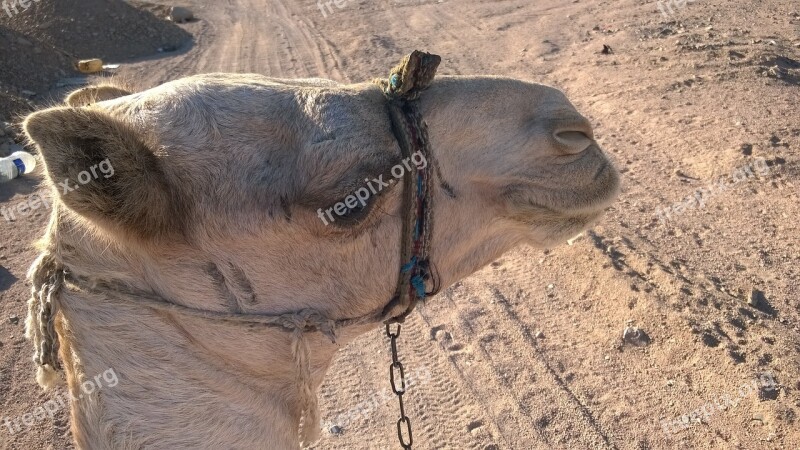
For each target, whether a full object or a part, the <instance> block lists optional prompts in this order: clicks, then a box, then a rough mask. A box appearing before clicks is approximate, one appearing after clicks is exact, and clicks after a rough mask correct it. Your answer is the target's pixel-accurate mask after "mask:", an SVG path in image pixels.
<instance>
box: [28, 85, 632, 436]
mask: <svg viewBox="0 0 800 450" xmlns="http://www.w3.org/2000/svg"><path fill="white" fill-rule="evenodd" d="M94 89H95V91H92V88H89V90H86V88H84V90H82V91H81V92H80V93H79V94H76V95H75V96H74V97H73V100H74V104H71V105H70V104H67V105H65V106H54V107H50V108H48V109H44V110H42V111H39V112H35V113H33V114H31V115H30V116H28V117H27V118H26V120H25V122H24V129H25V132H26V134H27V137H28V138H29V140H30V141H31V142H32V143H33V144H35V146H36V147H37V148H38V151H39V153H40V158H41V160H42V162H43V165H44V172H45V183H46V184H47V185H49V186H50V187H51V188H52V190H53V192H54V203H53V209H52V216H51V218H50V223H49V226H48V228H47V230H46V233H45V236H44V238H43V239H42V240H41V242H40V243H39V246H40V249H41V255H40V257H39V259H38V260H37V261H36V262H35V263H34V265H33V266H32V268H31V271H30V274H29V277H30V279H31V282H32V284H33V291H34V296H33V298H32V299H31V302H30V315H29V317H28V321H27V331H28V336H29V338H30V339H32V340H33V342H34V344H35V352H36V354H35V360H36V361H37V362H38V363H39V364H40V365H41V367H39V373H38V376H37V380H38V381H39V383H40V384H42V385H43V386H44V387H50V386H53V385H55V384H57V383H58V382H59V380H60V376H59V375H58V374H57V373H56V371H55V369H56V367H54V366H56V365H57V364H59V363H56V362H55V359H53V358H49V359H48V357H47V355H48V354H49V353H55V352H56V351H57V352H58V356H57V357H58V360H59V361H60V364H61V365H62V366H63V371H64V374H65V378H66V383H67V386H68V388H69V390H70V392H71V393H72V395H73V396H74V397H76V398H74V399H73V401H72V405H71V423H72V432H73V436H74V439H75V442H76V445H77V447H78V448H83V449H94V448H114V449H141V448H151V449H161V448H163V449H172V448H198V449H200V448H208V449H215V448H237V449H239V448H240V449H250V448H265V447H269V448H275V449H297V448H300V447H301V445H307V444H309V442H307V441H303V442H302V443H301V437H299V435H298V429H299V427H300V425H301V422H302V416H303V411H304V408H305V406H304V404H303V398H302V397H303V394H302V392H299V390H298V377H299V375H298V372H297V370H296V367H297V366H296V365H295V364H293V358H296V354H295V353H294V351H293V343H294V342H295V341H293V337H292V336H293V334H292V333H288V332H286V330H282V329H279V328H273V327H260V326H257V325H258V324H237V323H230V322H226V321H223V320H213V319H209V318H207V317H201V316H193V315H187V314H182V313H181V312H180V311H176V312H171V311H169V310H162V309H158V308H151V307H148V304H149V303H148V301H150V300H152V299H153V298H157V299H162V300H164V301H165V302H168V303H169V304H171V305H173V306H176V307H180V308H191V309H192V310H195V311H207V312H210V313H215V314H251V315H279V314H288V313H292V312H295V311H300V310H306V309H313V310H315V311H318V312H320V314H322V315H324V316H325V317H327V318H331V319H346V318H353V317H361V316H365V315H368V314H370V312H372V311H375V310H380V309H381V308H383V307H384V306H385V305H386V302H387V299H389V298H391V296H392V294H393V292H394V290H395V285H396V282H397V273H398V267H399V266H400V263H401V261H400V254H399V245H398V243H399V242H400V240H401V233H402V228H403V227H402V224H401V218H402V216H403V214H404V212H403V211H402V208H403V202H402V193H403V189H404V187H403V185H402V183H388V182H387V183H386V187H385V188H383V189H382V190H381V191H380V192H379V193H377V194H376V195H371V196H370V198H369V199H367V200H366V201H365V202H364V204H363V205H360V204H359V205H357V206H356V207H353V208H350V207H349V206H348V208H347V210H346V211H341V212H342V214H339V211H337V212H336V214H335V215H331V216H330V217H331V218H333V219H336V220H334V221H328V220H325V221H323V220H320V217H319V211H323V212H324V211H326V210H329V208H331V206H332V205H335V204H337V203H339V202H341V200H342V199H344V198H346V197H347V196H348V195H349V194H351V193H352V192H354V191H357V190H358V189H359V188H360V187H362V186H363V185H364V184H365V183H367V182H368V181H370V180H373V179H378V178H379V175H382V174H384V175H385V174H390V173H391V169H392V168H393V167H395V166H397V165H398V164H400V163H401V161H400V159H401V158H400V154H401V152H400V149H399V146H398V142H397V140H396V139H395V136H394V134H393V132H392V129H391V125H390V119H389V117H388V115H387V103H386V102H387V101H386V99H385V97H384V95H383V94H384V93H383V92H382V90H381V89H380V88H379V87H378V86H376V85H375V84H373V83H368V82H366V83H358V84H351V85H344V84H338V83H335V82H333V81H329V80H321V79H306V80H283V79H274V78H268V77H264V76H261V75H254V74H205V75H196V76H191V77H188V78H183V79H179V80H176V81H172V82H168V83H166V84H163V85H161V86H158V87H155V88H152V89H148V90H144V91H141V92H129V91H126V90H123V89H117V88H114V87H108V86H99V87H96V88H94ZM111 97H113V98H111ZM87 99H89V100H87ZM92 99H94V100H98V101H96V102H95V101H94V100H92ZM418 104H419V108H420V111H421V112H422V114H423V117H424V120H425V122H426V123H427V126H428V130H429V139H430V144H431V148H432V152H433V154H434V156H435V158H436V164H437V166H438V170H439V171H440V176H441V178H442V180H446V182H447V189H445V188H444V184H441V185H438V184H437V185H436V186H435V188H434V189H433V193H432V198H433V199H434V202H433V205H434V206H433V208H432V215H433V217H434V218H435V223H436V226H435V227H434V228H433V231H432V236H431V248H430V254H431V262H432V264H435V266H436V272H437V278H438V280H437V281H438V282H439V284H440V285H441V286H445V287H446V286H449V285H451V284H453V283H455V282H456V281H458V280H460V279H462V278H464V277H466V276H468V275H470V274H472V273H473V272H475V271H477V270H479V269H480V268H482V267H484V266H485V265H487V264H489V263H490V262H492V261H494V260H495V259H497V258H498V257H500V256H501V255H502V254H503V253H505V252H507V251H509V250H511V249H513V248H514V247H516V246H518V245H531V246H534V247H537V248H548V247H551V246H554V245H556V244H559V243H562V242H564V241H566V240H567V239H569V238H571V237H573V236H575V235H577V234H578V233H580V232H582V231H583V230H585V229H586V228H588V227H589V226H591V225H592V224H594V223H595V222H596V221H597V220H599V218H600V217H601V216H602V214H603V212H604V210H605V209H606V208H607V207H608V206H609V205H610V204H611V203H612V202H613V200H614V199H615V197H616V196H617V193H618V188H619V175H618V173H617V171H616V170H615V168H614V166H613V165H612V164H611V162H610V161H609V159H608V158H607V157H606V156H605V155H604V153H603V151H602V150H601V148H600V146H599V145H598V144H597V143H596V141H595V140H594V137H593V134H592V127H591V125H590V123H589V121H588V120H587V119H586V118H584V117H583V116H582V115H580V114H579V113H578V112H577V111H576V109H575V107H574V106H573V105H572V104H571V103H570V102H569V100H568V99H567V98H566V96H565V95H564V94H563V93H562V92H560V91H559V90H557V89H554V88H551V87H548V86H544V85H540V84H535V83H531V82H525V81H519V80H515V79H509V78H501V77H478V76H446V77H441V78H439V79H437V80H436V81H434V82H433V83H432V84H431V85H430V87H429V88H428V89H427V90H425V91H424V92H423V93H422V95H421V96H420V98H419V100H418ZM100 162H107V163H108V164H110V165H111V166H113V176H110V177H97V178H96V179H93V180H92V181H90V182H88V183H86V184H84V185H80V187H79V189H72V190H68V189H67V187H69V185H70V184H69V182H68V180H74V179H75V177H76V176H77V174H79V173H80V172H82V171H86V170H89V168H90V167H93V166H96V165H97V164H98V163H100ZM388 179H389V178H388V177H387V178H384V180H388ZM65 181H66V182H65ZM72 184H73V185H74V184H75V183H72ZM334 211H335V210H334ZM326 217H327V215H326ZM56 266H57V267H60V268H63V271H64V273H66V274H68V275H69V277H70V279H71V280H73V281H72V282H64V285H63V286H59V289H58V290H55V289H54V288H53V286H49V288H48V284H47V278H48V277H49V276H51V275H52V273H53V270H52V269H53V267H56ZM76 280H77V281H76ZM115 286H116V287H115ZM54 296H57V297H58V298H56V299H53V298H51V297H54ZM148 299H149V300H148ZM51 300H52V301H57V305H58V309H57V312H56V313H53V314H52V316H51V317H50V319H49V320H43V319H42V318H43V317H49V316H46V315H45V316H43V315H42V311H45V312H47V311H49V310H48V308H49V306H47V305H50V303H47V302H48V301H51ZM430 301H436V300H435V298H434V299H433V300H430ZM53 304H55V303H53ZM378 326H380V323H359V324H355V325H353V326H350V327H344V328H341V329H339V330H336V336H335V342H332V340H331V339H330V336H326V334H325V333H318V332H309V333H306V334H305V335H306V337H305V341H304V342H305V345H307V349H308V361H306V363H307V367H308V368H309V374H310V376H311V381H310V385H311V388H312V390H313V393H312V394H313V395H316V389H317V388H318V387H319V385H320V384H321V382H322V379H323V377H324V376H325V373H326V371H327V369H328V367H329V366H330V364H331V362H332V359H333V358H334V355H335V353H336V351H337V350H338V349H339V348H341V347H342V346H345V345H347V344H348V342H350V341H352V340H353V339H354V338H355V337H356V336H358V335H360V334H362V333H365V332H367V331H369V330H372V329H374V328H376V327H378ZM48 333H51V334H55V335H56V336H57V338H58V339H57V341H58V342H59V343H60V346H59V347H58V348H55V347H54V346H53V345H52V343H51V344H48V342H49V341H48V340H47V339H46V337H47V335H48ZM112 369H113V373H114V374H115V379H116V378H117V377H118V383H115V385H114V387H113V388H110V387H109V388H106V389H97V390H96V392H94V393H93V394H92V395H82V396H80V397H79V394H81V386H82V385H83V384H85V383H86V382H87V381H91V380H93V379H94V380H95V381H102V380H101V379H98V375H99V374H107V373H108V371H109V370H112ZM433 376H435V374H433ZM310 427H311V428H317V429H318V428H319V425H318V424H317V423H312V424H311V425H310ZM311 435H312V436H314V435H313V433H312V434H311ZM312 440H313V438H312Z"/></svg>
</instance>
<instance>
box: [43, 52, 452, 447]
mask: <svg viewBox="0 0 800 450" xmlns="http://www.w3.org/2000/svg"><path fill="white" fill-rule="evenodd" d="M440 61H441V58H440V57H439V56H436V55H431V54H428V53H423V52H419V51H414V52H413V53H411V54H410V55H408V56H406V57H405V58H404V59H403V61H402V62H401V63H400V65H398V66H397V67H395V68H394V69H392V71H391V75H390V77H389V79H388V80H376V83H377V84H379V85H380V86H381V88H382V89H383V93H384V95H385V96H386V98H387V99H388V109H389V117H390V119H391V123H392V132H393V134H394V136H395V138H396V139H397V141H398V144H399V145H400V149H401V151H402V156H403V157H405V158H410V157H411V155H413V154H415V153H419V154H420V155H421V156H423V157H424V158H425V160H426V161H428V164H426V165H425V167H424V168H419V167H418V166H417V165H412V167H411V169H410V170H407V171H406V173H405V176H404V192H403V196H404V197H403V208H404V211H406V212H407V214H406V216H405V217H404V220H403V231H402V235H401V244H400V245H401V247H400V248H401V250H400V252H401V253H400V255H401V259H400V261H401V267H400V275H399V278H398V283H397V289H396V290H395V294H394V296H393V297H392V299H391V300H390V301H389V303H388V304H387V305H386V306H385V307H384V308H382V309H380V310H377V311H374V312H372V313H370V314H367V315H365V316H362V317H357V318H352V319H340V320H332V319H329V318H327V317H326V316H325V315H324V314H322V313H320V312H318V311H316V310H313V309H305V310H301V311H297V312H292V313H288V314H280V315H265V314H243V313H226V312H217V311H208V310H200V309H196V308H191V307H188V306H184V305H181V304H178V303H175V302H172V301H170V300H168V299H165V298H163V297H159V296H157V295H155V294H151V293H147V292H142V291H137V290H133V289H131V288H129V287H127V286H124V285H121V284H119V283H107V282H103V281H96V280H90V279H87V278H83V277H78V276H75V275H74V274H71V273H70V272H68V270H67V269H66V267H64V266H63V264H61V263H60V262H58V261H56V257H55V255H54V253H53V252H52V251H46V252H45V253H43V254H42V255H41V256H40V257H39V259H37V260H36V262H35V263H34V264H33V266H32V267H31V270H30V275H29V276H30V278H31V281H32V284H33V287H32V298H31V299H30V301H29V303H28V305H29V311H28V312H29V316H30V317H31V318H32V320H30V322H31V325H32V326H29V329H28V334H29V338H30V339H32V340H33V343H34V358H33V359H34V362H36V364H37V366H38V374H37V378H38V379H39V380H40V382H41V380H46V379H53V378H56V377H57V375H56V373H57V372H58V371H60V370H62V367H61V364H60V361H59V359H58V349H59V339H58V334H57V333H56V330H55V326H54V322H55V319H56V316H57V313H58V301H59V299H60V297H61V290H62V289H63V287H64V285H65V284H69V285H70V287H71V288H72V289H75V290H78V291H84V292H89V293H93V294H96V295H102V296H105V297H106V298H112V299H115V300H120V301H124V302H127V303H130V304H132V305H136V306H139V307H141V306H144V307H147V308H150V309H153V310H156V311H163V312H168V313H175V314H181V315H185V316H190V317H198V318H202V319H207V320H215V321H226V322H236V323H245V324H254V323H257V324H261V325H263V326H266V327H273V328H280V329H282V330H285V331H289V332H291V333H292V338H291V339H292V344H291V352H292V358H293V360H294V362H295V365H296V368H297V374H298V375H297V376H298V381H299V384H300V387H299V392H298V395H299V397H300V403H301V407H302V416H301V424H300V430H299V435H300V440H301V442H302V443H303V444H305V445H310V444H311V443H313V442H314V441H316V440H317V439H318V438H319V406H318V404H317V396H316V394H315V393H314V389H313V380H312V377H311V366H310V357H309V353H310V352H309V348H308V342H307V339H306V335H307V333H308V332H313V331H319V332H321V333H322V334H324V335H325V336H327V337H328V338H330V339H331V342H334V343H335V342H336V330H337V329H339V328H342V327H348V326H354V325H364V324H374V323H385V324H386V326H387V332H388V327H389V325H390V324H398V328H397V332H396V333H394V334H393V335H394V338H393V364H392V366H393V369H392V370H394V368H396V367H397V366H400V373H401V377H402V365H400V363H399V361H398V360H397V354H396V344H394V340H395V339H396V338H397V336H398V335H399V331H400V330H399V323H402V322H403V321H404V319H405V318H406V317H407V316H408V314H410V313H411V312H412V311H413V310H414V307H415V306H416V304H417V303H418V302H419V300H421V299H424V298H425V297H426V296H428V295H432V293H427V292H426V291H425V283H426V281H428V280H429V279H430V278H431V273H430V261H429V253H430V239H431V230H432V222H431V205H432V197H433V170H436V169H434V168H435V167H437V166H436V165H435V161H434V159H433V154H432V152H431V149H430V144H429V141H428V130H427V126H426V125H425V122H424V121H423V120H422V113H421V111H420V108H419V105H418V103H417V99H418V98H419V95H420V93H421V92H422V91H423V90H425V89H426V88H427V87H428V86H429V85H430V84H431V82H432V81H433V78H434V76H435V74H436V69H437V67H438V65H439V63H440ZM446 190H447V189H446ZM391 335H392V334H390V336H391ZM392 377H394V372H392ZM393 379H394V378H393ZM43 384H44V383H43ZM392 386H393V389H394V387H395V386H394V381H393V383H392ZM402 386H405V383H404V382H403V384H402ZM394 391H395V393H397V394H398V395H399V396H400V401H401V421H400V422H398V433H399V434H400V441H401V444H402V445H403V447H404V448H411V428H410V422H408V418H407V417H405V413H404V412H402V393H404V391H405V388H404V387H403V388H402V389H400V390H398V389H394ZM404 419H405V423H407V426H408V436H409V438H408V443H405V442H404V441H403V437H402V433H401V432H400V424H401V422H403V421H404Z"/></svg>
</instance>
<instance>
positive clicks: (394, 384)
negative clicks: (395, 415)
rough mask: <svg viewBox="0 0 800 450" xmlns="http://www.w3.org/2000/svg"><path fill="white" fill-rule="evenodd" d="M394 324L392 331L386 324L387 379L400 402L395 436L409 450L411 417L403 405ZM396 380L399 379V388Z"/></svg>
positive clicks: (403, 386)
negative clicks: (389, 355) (389, 349)
mask: <svg viewBox="0 0 800 450" xmlns="http://www.w3.org/2000/svg"><path fill="white" fill-rule="evenodd" d="M395 325H397V330H396V331H394V332H392V324H389V323H387V324H386V336H388V337H389V339H390V340H391V344H392V364H391V365H390V366H389V381H390V382H391V383H392V391H394V393H395V395H397V400H398V401H399V402H400V420H398V421H397V438H398V439H399V440H400V445H401V446H402V447H403V448H404V449H405V450H409V449H411V444H413V443H414V438H413V437H412V436H411V419H409V418H408V416H406V410H405V407H404V406H403V394H405V393H406V378H405V371H404V370H403V364H402V363H401V362H400V358H399V357H398V356H397V338H398V337H400V324H399V323H396V324H395ZM395 371H397V372H395ZM395 375H397V376H395ZM396 380H399V381H400V385H399V388H398V385H397V382H396ZM404 425H405V429H406V431H407V434H408V441H406V439H405V437H404V434H403V428H404Z"/></svg>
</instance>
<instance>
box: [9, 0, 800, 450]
mask: <svg viewBox="0 0 800 450" xmlns="http://www.w3.org/2000/svg"><path fill="white" fill-rule="evenodd" d="M166 3H167V4H169V2H166ZM183 4H186V5H188V6H190V7H192V8H193V9H194V11H195V13H196V15H197V16H198V17H199V20H198V21H196V22H193V23H189V24H186V25H182V28H183V29H184V30H186V31H187V32H188V33H191V34H192V35H193V36H194V44H193V45H191V46H190V48H188V49H186V51H182V52H177V54H176V55H175V56H172V57H169V58H160V59H152V60H143V61H139V62H135V63H129V64H124V65H123V67H122V68H121V76H123V77H127V78H129V79H132V80H136V81H138V82H141V83H142V84H143V85H144V86H152V85H156V84H159V83H162V82H165V81H168V80H171V79H174V78H176V77H180V76H184V75H190V74H195V73H203V72H213V71H229V72H257V73H263V74H267V75H270V76H276V77H310V76H314V77H327V78H331V79H334V80H337V81H341V82H349V81H361V80H364V79H371V78H373V77H376V76H383V75H385V74H386V73H387V71H388V69H389V68H390V67H391V66H393V65H394V64H395V63H396V61H397V60H398V59H399V58H400V57H401V55H403V54H405V53H407V52H409V51H410V50H413V49H420V50H426V51H430V52H433V53H437V54H439V55H442V56H443V63H442V66H441V73H445V74H500V75H506V76H511V77H518V78H524V79H529V80H535V81H538V82H542V83H545V84H550V85H554V86H557V87H559V88H561V89H563V90H564V91H565V92H566V93H567V94H568V96H569V97H570V99H572V101H573V102H574V103H575V104H576V105H577V106H578V108H579V110H581V111H582V112H583V113H584V114H585V115H587V116H588V117H590V118H591V120H592V122H593V123H594V125H595V127H596V134H597V137H598V141H599V142H600V144H601V145H602V146H603V147H604V148H605V149H606V150H607V151H608V152H609V153H610V154H611V156H612V158H614V160H615V162H616V163H617V165H618V167H619V168H620V169H621V170H622V172H623V179H624V187H623V193H622V195H621V198H620V200H619V202H618V203H617V204H616V205H615V206H614V207H613V208H612V209H611V210H610V211H609V214H608V216H607V217H606V218H605V219H604V220H603V221H602V223H601V224H599V225H598V226H596V227H595V228H594V229H593V230H591V231H590V232H588V233H586V235H585V236H584V237H583V238H581V239H579V240H577V241H576V242H575V243H574V245H572V246H567V245H564V246H563V247H560V248H557V249H554V250H552V251H549V252H543V251H540V250H534V249H519V250H517V251H514V252H512V253H511V254H508V255H506V256H504V257H503V258H502V259H500V260H499V261H497V262H495V263H493V264H492V265H491V266H489V267H487V268H485V269H484V270H482V271H480V272H478V273H476V274H475V275H473V276H471V277H470V278H468V279H466V280H463V281H462V282H459V283H457V284H456V285H454V286H452V287H450V288H448V289H447V290H445V291H444V292H443V293H442V294H440V295H438V296H437V297H435V298H433V299H432V300H429V302H428V304H427V305H424V306H422V307H421V308H419V310H418V312H416V313H414V315H413V316H412V317H411V319H410V323H409V324H408V325H407V326H406V327H405V328H404V330H403V335H402V336H403V337H402V341H401V348H400V352H401V357H402V358H403V360H404V361H406V367H407V371H409V372H410V373H412V374H414V384H413V385H412V387H411V388H410V389H409V394H408V396H407V397H408V402H409V411H410V412H409V415H410V417H411V418H412V421H413V425H414V433H415V434H414V440H415V448H420V449H434V448H435V449H445V448H446V449H462V448H475V449H487V450H488V449H553V448H555V449H595V448H619V449H671V448H689V449H694V448H697V449H797V448H800V427H799V426H798V413H799V412H800V394H799V393H800V358H798V356H800V297H798V281H800V280H799V279H800V274H799V273H798V262H800V247H799V246H800V233H798V221H797V217H798V216H800V202H798V194H800V192H799V191H798V173H799V172H800V166H798V157H797V156H798V148H800V120H799V119H798V103H800V9H798V5H797V3H796V2H792V1H790V0H768V1H763V2H761V1H760V2H752V3H747V4H743V3H742V2H733V1H726V0H697V1H695V2H691V3H682V2H673V3H662V6H663V8H664V10H665V11H666V13H667V15H668V17H664V16H663V15H662V13H661V12H659V6H658V4H657V3H656V2H655V1H632V0H621V1H616V2H608V1H598V0H575V1H571V2H559V1H555V0H545V1H541V2H530V1H529V0H503V1H479V0H438V1H435V0H432V1H416V0H350V1H347V0H343V1H339V2H338V4H339V5H342V6H341V7H339V6H337V4H336V3H331V4H330V8H329V9H326V7H325V6H324V5H323V7H322V8H323V9H324V11H325V12H324V14H323V12H322V10H321V9H320V8H319V7H318V5H317V4H316V3H314V2H312V1H310V0H303V1H299V0H294V1H293V0H238V1H234V0H229V1H214V2H206V1H201V0H194V1H192V0H187V1H185V2H184V3H183ZM87 38H89V37H88V36H87ZM603 45H608V46H610V48H611V50H612V51H613V52H612V53H610V54H603V53H601V50H602V49H603ZM719 180H723V181H724V182H725V183H726V185H725V186H724V188H719V187H718V186H719ZM35 192H36V183H35V180H17V181H15V182H14V183H9V184H7V185H5V186H0V201H2V203H1V204H0V206H8V205H15V204H17V203H18V202H20V201H23V200H25V199H26V198H29V197H30V196H31V195H32V194H33V193H35ZM698 192H699V194H698ZM687 198H688V200H687ZM664 208H670V209H669V210H668V211H667V212H663V209H664ZM659 211H661V215H660V217H661V219H660V218H659ZM46 216H47V210H46V208H41V209H39V210H37V211H36V212H35V213H33V214H31V215H28V216H25V217H18V218H17V220H16V221H15V222H13V223H12V222H7V221H6V220H4V219H2V218H0V232H1V233H2V243H0V319H2V320H1V321H0V361H1V362H2V369H0V370H1V371H0V420H1V419H2V417H17V416H20V415H22V414H24V413H26V412H30V411H31V410H32V409H34V408H36V407H37V406H40V405H41V404H43V403H44V402H45V401H47V400H48V399H50V398H51V396H50V394H44V393H42V392H41V391H40V390H39V389H38V388H37V387H36V386H35V383H34V380H33V378H32V374H33V370H34V369H33V365H32V363H31V362H30V360H29V359H30V354H31V349H30V348H29V344H28V343H27V342H25V341H24V340H23V338H22V333H23V325H22V322H23V319H24V303H25V301H26V299H27V295H28V287H27V286H26V285H25V282H24V275H25V271H26V269H27V267H28V265H29V264H30V262H31V261H32V259H33V258H34V251H33V250H32V249H31V247H30V243H31V241H32V240H33V239H35V238H36V237H37V236H38V235H40V234H41V232H42V229H43V227H44V225H45V220H46ZM13 317H18V318H19V319H20V320H19V322H18V323H16V321H15V320H13ZM628 324H632V325H633V326H636V327H639V328H640V329H641V330H642V331H643V332H645V333H646V334H647V335H648V336H649V339H646V340H643V341H642V343H646V344H647V345H644V346H636V345H632V344H630V343H624V342H623V340H622V334H623V330H624V329H625V327H626V325H628ZM645 341H646V342H645ZM389 361H390V359H389V353H388V345H387V342H386V339H385V338H384V337H383V336H382V335H381V333H380V332H379V331H376V332H374V333H370V334H369V335H365V336H363V337H362V338H360V339H358V340H357V341H356V342H355V343H353V344H352V345H350V346H348V347H347V348H344V349H342V350H341V353H340V354H339V356H338V358H337V361H336V363H335V364H334V366H333V368H332V369H331V371H330V373H329V376H328V378H327V380H326V382H325V383H324V385H323V387H322V389H321V392H320V396H321V399H322V420H323V422H324V424H325V430H324V432H323V439H322V440H321V441H320V442H319V443H318V445H317V446H316V448H319V449H327V448H341V449H361V448H370V449H372V448H374V449H384V448H397V443H396V432H395V428H394V426H395V425H394V423H395V421H396V417H397V405H396V403H395V401H394V399H393V398H392V397H391V396H389V395H388V386H389V384H388V362H389ZM331 429H332V431H335V432H331ZM68 447H70V444H69V433H68V420H67V418H66V416H65V415H64V414H63V413H59V414H58V415H57V416H56V418H55V419H54V420H51V419H49V418H46V419H44V420H40V421H37V422H36V424H35V425H34V426H33V427H31V428H30V429H26V430H24V431H23V432H20V433H16V434H10V433H9V432H8V430H7V429H6V428H5V427H4V426H3V424H2V422H0V448H11V449H29V448H30V449H33V448H56V449H60V448H68ZM265 448H268V444H265Z"/></svg>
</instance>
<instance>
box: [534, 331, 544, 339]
mask: <svg viewBox="0 0 800 450" xmlns="http://www.w3.org/2000/svg"><path fill="white" fill-rule="evenodd" d="M533 337H535V338H536V339H544V333H543V332H541V331H537V332H536V334H535V335H533Z"/></svg>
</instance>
